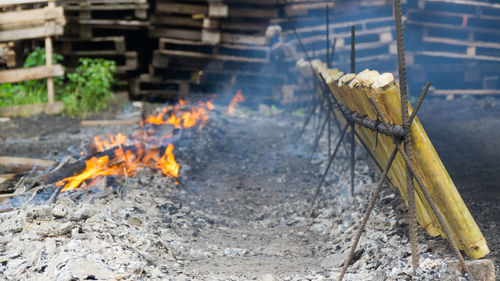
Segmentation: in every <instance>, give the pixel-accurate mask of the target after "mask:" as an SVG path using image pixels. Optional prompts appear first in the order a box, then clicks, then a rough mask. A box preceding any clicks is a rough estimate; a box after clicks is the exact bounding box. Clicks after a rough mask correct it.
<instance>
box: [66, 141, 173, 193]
mask: <svg viewBox="0 0 500 281" xmlns="http://www.w3.org/2000/svg"><path fill="white" fill-rule="evenodd" d="M135 148H136V150H137V151H136V152H133V151H132V149H126V150H124V149H123V147H119V148H117V149H115V150H114V157H113V158H112V159H111V160H110V158H109V156H108V155H105V156H102V157H92V158H90V159H89V160H86V161H85V170H83V172H81V173H80V174H78V175H75V176H71V177H67V178H65V179H63V180H61V181H59V182H57V183H56V185H57V186H64V188H63V189H62V190H61V191H67V190H71V189H76V188H78V187H79V186H80V185H81V184H82V183H83V182H85V181H87V180H90V179H92V180H94V181H93V182H96V181H97V179H99V178H101V177H103V176H125V177H130V176H133V175H135V174H137V173H138V172H139V171H140V170H141V169H142V168H143V167H145V166H149V167H151V168H154V169H159V170H161V171H162V172H163V174H165V175H166V176H169V177H171V178H176V177H178V175H179V169H180V166H179V164H177V162H176V161H175V157H174V154H173V150H174V146H173V145H172V144H168V146H167V148H166V149H165V154H164V155H163V156H161V157H159V156H158V149H151V150H146V149H145V148H144V147H143V146H141V145H139V144H137V145H136V146H135Z"/></svg>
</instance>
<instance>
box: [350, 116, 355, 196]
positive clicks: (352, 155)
mask: <svg viewBox="0 0 500 281" xmlns="http://www.w3.org/2000/svg"><path fill="white" fill-rule="evenodd" d="M354 136H355V135H354V125H352V124H351V197H354V172H355V168H356V139H355V138H354Z"/></svg>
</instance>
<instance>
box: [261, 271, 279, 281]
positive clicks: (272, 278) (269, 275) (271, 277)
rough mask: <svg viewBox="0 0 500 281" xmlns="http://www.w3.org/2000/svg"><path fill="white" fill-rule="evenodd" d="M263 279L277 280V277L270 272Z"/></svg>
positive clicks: (263, 280)
mask: <svg viewBox="0 0 500 281" xmlns="http://www.w3.org/2000/svg"><path fill="white" fill-rule="evenodd" d="M261 280H262V281H275V280H276V279H275V278H274V276H273V275H272V274H270V273H268V274H264V275H263V276H262V279H261Z"/></svg>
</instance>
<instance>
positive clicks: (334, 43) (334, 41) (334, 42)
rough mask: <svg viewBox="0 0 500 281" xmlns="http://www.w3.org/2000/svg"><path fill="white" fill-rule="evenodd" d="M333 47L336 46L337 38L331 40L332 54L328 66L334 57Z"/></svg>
mask: <svg viewBox="0 0 500 281" xmlns="http://www.w3.org/2000/svg"><path fill="white" fill-rule="evenodd" d="M335 45H337V38H333V43H332V53H331V55H330V65H332V64H333V58H334V56H335Z"/></svg>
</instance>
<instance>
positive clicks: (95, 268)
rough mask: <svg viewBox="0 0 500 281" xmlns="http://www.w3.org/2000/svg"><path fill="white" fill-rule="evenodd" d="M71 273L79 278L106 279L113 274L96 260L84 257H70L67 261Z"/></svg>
mask: <svg viewBox="0 0 500 281" xmlns="http://www.w3.org/2000/svg"><path fill="white" fill-rule="evenodd" d="M67 267H68V268H69V270H70V272H71V274H72V275H73V276H74V277H76V278H79V279H80V280H88V279H94V280H95V279H97V280H108V279H113V278H114V276H115V274H114V273H113V271H111V270H109V269H108V268H106V266H105V265H104V264H102V263H100V262H97V261H89V260H87V259H85V258H76V259H70V260H69V261H68V263H67Z"/></svg>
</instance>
